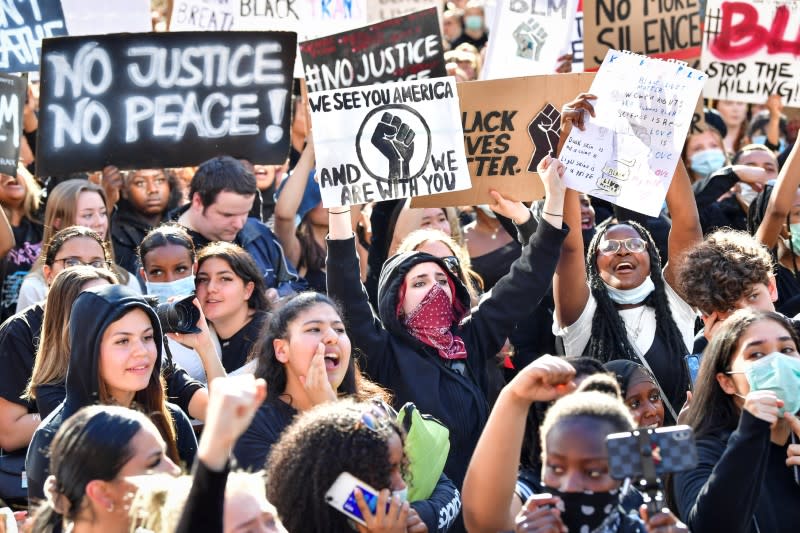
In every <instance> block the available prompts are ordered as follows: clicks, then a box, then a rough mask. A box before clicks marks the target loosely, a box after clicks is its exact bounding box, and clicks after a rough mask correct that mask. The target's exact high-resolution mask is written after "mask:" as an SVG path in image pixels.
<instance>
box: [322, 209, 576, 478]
mask: <svg viewBox="0 0 800 533" xmlns="http://www.w3.org/2000/svg"><path fill="white" fill-rule="evenodd" d="M566 234H567V230H566V228H565V229H562V230H558V229H555V228H554V227H553V226H551V225H550V224H548V223H546V222H542V223H541V224H540V225H539V228H538V229H537V231H536V233H535V234H534V235H533V236H532V237H531V239H530V242H529V244H528V245H527V246H526V247H524V248H523V252H522V255H521V256H520V258H519V259H517V260H516V261H515V262H514V264H513V265H512V267H511V272H510V273H509V274H507V275H506V276H504V277H503V278H501V279H500V281H498V282H497V285H495V287H494V289H493V290H492V292H491V293H490V294H489V295H487V297H484V298H483V300H482V301H481V303H480V304H479V305H478V306H477V307H476V308H475V309H473V311H472V313H471V314H470V316H468V317H467V318H465V319H464V320H463V321H462V322H461V323H460V324H458V325H455V326H453V328H452V331H453V333H454V334H456V335H458V336H460V337H461V338H462V339H463V341H464V345H465V346H466V349H467V359H462V360H460V361H446V360H444V359H442V358H441V357H440V356H439V355H438V354H437V353H436V351H435V350H434V349H433V348H431V347H429V346H427V345H425V344H423V343H422V342H420V341H419V340H417V339H416V338H414V337H412V336H411V335H410V334H409V333H408V332H407V330H406V328H405V327H404V326H403V324H402V323H401V322H400V320H399V319H398V317H397V313H396V309H397V298H398V289H399V287H400V285H401V284H402V282H403V278H404V276H405V274H406V273H407V272H408V270H409V269H411V268H412V267H413V266H414V265H417V264H419V263H423V262H430V261H432V262H435V263H437V264H438V265H439V266H441V267H442V270H443V271H444V272H447V273H448V274H449V272H450V271H449V270H448V269H447V267H446V265H445V264H444V262H443V261H442V260H440V259H438V258H435V257H433V256H431V255H428V254H424V253H420V252H415V253H410V254H399V255H396V256H394V257H392V258H390V259H389V260H388V261H387V263H386V265H385V266H384V268H383V270H382V272H381V277H380V283H379V288H378V302H379V303H378V309H379V314H380V319H379V318H378V317H376V316H375V315H374V314H373V312H372V308H371V307H370V305H369V302H368V300H367V295H366V292H365V290H364V289H363V287H362V286H361V282H360V279H359V268H358V257H357V255H356V252H355V241H354V239H347V240H329V241H328V261H327V267H328V294H329V295H330V296H331V297H332V298H334V299H336V300H338V301H339V302H341V304H342V307H343V310H344V314H345V317H346V322H347V325H348V327H347V332H348V335H349V336H350V339H351V341H352V343H353V347H354V348H356V349H357V350H358V352H360V353H359V355H360V357H361V360H360V363H361V368H363V369H364V370H365V371H366V373H367V374H368V375H369V377H370V378H372V379H373V380H375V381H377V382H378V383H380V384H382V385H384V386H386V387H388V388H390V389H391V391H392V392H393V394H394V399H395V406H396V407H399V406H402V405H403V404H404V403H405V402H408V401H411V402H414V403H415V404H416V405H417V408H418V409H419V410H420V411H421V412H424V413H430V414H431V415H433V416H435V417H436V418H438V419H439V420H441V421H442V422H443V423H444V424H445V425H446V426H447V427H448V428H449V429H450V454H449V456H448V458H447V463H446V465H445V474H446V475H447V476H448V477H449V478H450V479H452V480H453V482H454V483H455V484H456V485H457V486H459V487H460V486H461V484H462V482H463V481H464V475H465V474H466V470H467V466H468V464H469V460H470V457H471V456H472V452H473V450H474V449H475V445H476V444H477V441H478V437H479V436H480V434H481V430H482V429H483V426H484V425H485V423H486V419H487V417H488V415H489V406H488V403H487V399H486V393H487V388H488V384H487V374H486V360H487V359H489V358H492V357H494V355H495V354H496V353H497V352H498V351H499V350H500V348H501V347H502V345H503V343H504V342H505V339H506V337H508V336H509V334H510V333H511V331H512V329H513V328H514V325H515V324H516V323H517V322H518V321H520V320H523V319H524V318H526V317H527V316H528V315H529V314H530V311H531V309H533V308H534V307H535V306H536V305H538V303H539V301H540V300H541V298H542V295H543V294H545V292H547V290H548V288H549V286H550V283H551V281H552V278H553V274H554V272H555V268H556V263H557V262H558V257H559V254H560V252H561V244H562V242H563V240H564V237H565V236H566ZM534 258H535V261H534ZM450 277H451V279H452V280H453V283H454V285H455V287H456V296H457V297H458V299H459V300H460V301H461V302H462V303H463V304H464V305H465V307H467V308H468V306H469V297H468V294H467V291H466V288H465V287H464V286H463V284H462V283H461V282H460V280H458V279H457V278H456V277H455V276H452V275H451V276H450Z"/></svg>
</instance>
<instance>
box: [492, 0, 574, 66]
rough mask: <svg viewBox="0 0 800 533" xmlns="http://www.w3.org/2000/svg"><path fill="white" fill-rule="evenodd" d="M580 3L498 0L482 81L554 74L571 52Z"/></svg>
mask: <svg viewBox="0 0 800 533" xmlns="http://www.w3.org/2000/svg"><path fill="white" fill-rule="evenodd" d="M577 4H578V0H563V1H562V2H561V3H560V4H559V5H555V4H554V3H552V2H535V1H533V0H531V1H530V2H528V1H519V0H498V1H497V11H496V12H495V16H494V25H493V26H492V29H491V32H490V33H489V35H490V38H489V45H488V46H489V48H488V49H487V51H486V61H485V63H484V66H483V70H482V71H481V79H484V80H495V79H499V78H512V77H517V76H533V75H536V74H552V73H554V72H555V71H556V66H557V65H558V61H557V59H558V58H559V57H560V56H561V55H562V54H564V53H565V51H567V50H569V49H570V43H571V39H572V35H571V34H572V31H573V25H574V20H575V13H576V12H577Z"/></svg>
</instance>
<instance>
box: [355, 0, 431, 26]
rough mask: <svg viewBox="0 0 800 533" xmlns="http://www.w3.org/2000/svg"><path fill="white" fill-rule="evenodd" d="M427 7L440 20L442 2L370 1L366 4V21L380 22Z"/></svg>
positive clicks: (421, 0) (412, 0) (429, 0)
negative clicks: (434, 12)
mask: <svg viewBox="0 0 800 533" xmlns="http://www.w3.org/2000/svg"><path fill="white" fill-rule="evenodd" d="M429 7H435V8H436V9H437V12H438V13H439V18H440V19H441V16H442V2H439V1H438V0H370V2H369V3H368V4H367V20H368V21H369V22H370V23H372V22H381V21H382V20H389V19H393V18H395V17H401V16H403V15H407V14H409V13H413V12H414V11H420V10H422V9H428V8H429Z"/></svg>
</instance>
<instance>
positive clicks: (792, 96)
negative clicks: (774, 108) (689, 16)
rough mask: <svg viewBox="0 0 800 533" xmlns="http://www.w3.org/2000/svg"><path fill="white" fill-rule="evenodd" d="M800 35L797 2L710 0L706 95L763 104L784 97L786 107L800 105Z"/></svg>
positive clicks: (704, 57) (705, 51) (706, 33)
mask: <svg viewBox="0 0 800 533" xmlns="http://www.w3.org/2000/svg"><path fill="white" fill-rule="evenodd" d="M799 35H800V4H798V3H797V1H796V0H748V1H747V2H743V1H728V0H725V1H723V0H708V5H707V10H706V19H705V29H704V35H703V53H702V56H701V64H702V68H703V70H704V71H705V72H706V74H708V83H707V84H706V88H705V92H704V93H703V94H704V96H705V97H707V98H714V99H723V100H736V101H739V102H748V103H753V104H763V103H764V102H766V101H767V97H768V96H769V95H771V94H780V95H781V96H783V101H784V105H786V106H787V107H800V57H798V46H799V45H798V36H799Z"/></svg>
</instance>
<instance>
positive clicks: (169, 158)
mask: <svg viewBox="0 0 800 533" xmlns="http://www.w3.org/2000/svg"><path fill="white" fill-rule="evenodd" d="M296 48H297V43H296V35H295V34H294V33H288V32H203V33H195V32H178V33H142V34H117V35H104V36H88V37H62V38H59V39H48V40H46V41H45V42H44V48H43V56H42V77H41V96H40V104H41V105H40V108H41V112H40V118H39V137H38V147H37V154H36V156H37V157H36V163H37V172H38V173H39V174H40V175H58V174H66V173H70V172H77V171H86V170H97V169H100V168H103V167H104V166H106V165H116V166H117V167H119V168H158V167H175V166H184V165H194V164H197V163H199V162H201V161H203V160H205V159H208V158H210V157H213V156H216V155H220V154H229V155H232V156H235V157H242V158H247V159H249V160H250V161H252V162H253V163H260V164H280V163H283V162H284V161H285V160H286V155H287V153H288V151H289V137H290V123H291V99H290V95H291V88H292V67H293V64H294V59H295V50H296Z"/></svg>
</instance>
